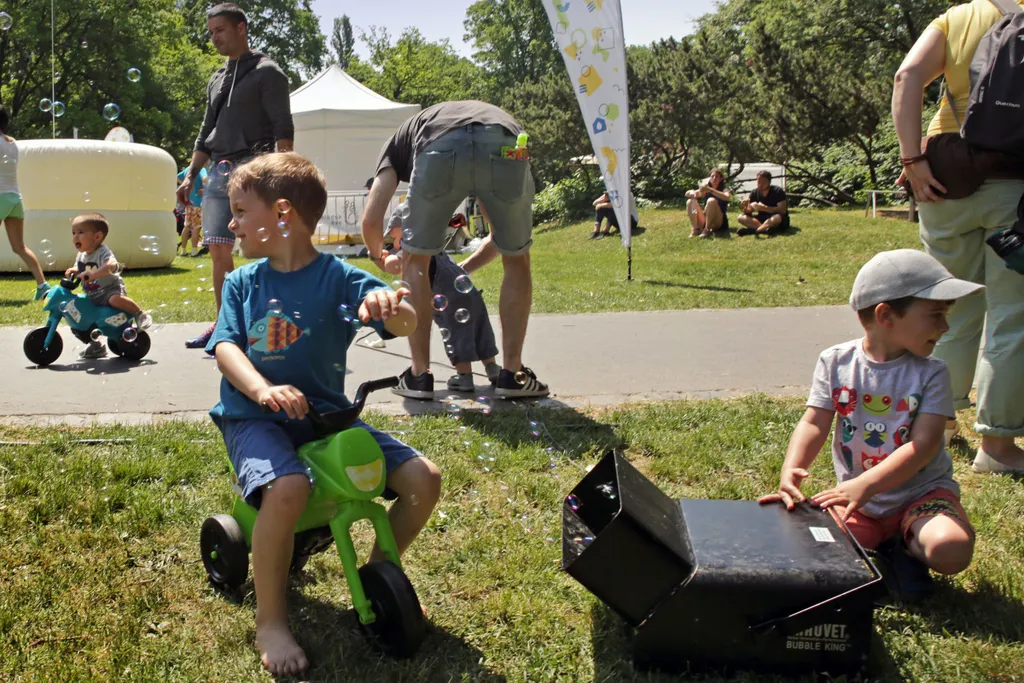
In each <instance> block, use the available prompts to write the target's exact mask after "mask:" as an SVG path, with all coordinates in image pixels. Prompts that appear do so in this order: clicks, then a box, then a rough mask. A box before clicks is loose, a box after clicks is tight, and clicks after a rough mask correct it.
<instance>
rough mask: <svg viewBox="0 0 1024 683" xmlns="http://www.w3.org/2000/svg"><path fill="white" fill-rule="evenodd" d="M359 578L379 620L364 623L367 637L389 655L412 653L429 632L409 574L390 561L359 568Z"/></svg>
mask: <svg viewBox="0 0 1024 683" xmlns="http://www.w3.org/2000/svg"><path fill="white" fill-rule="evenodd" d="M359 580H360V581H361V582H362V584H363V591H365V593H366V597H367V599H369V601H370V605H371V606H372V608H373V614H374V616H376V620H375V621H374V622H373V623H372V624H363V625H362V628H363V632H364V633H365V634H366V636H367V638H369V639H370V641H371V642H372V643H373V644H374V645H375V646H376V647H377V648H379V649H380V651H381V652H383V653H384V654H386V655H390V656H392V657H396V658H399V659H405V658H408V657H412V656H413V655H414V654H416V650H417V649H419V646H420V643H422V642H423V638H424V637H425V636H426V632H427V624H426V620H425V619H424V617H423V609H422V608H421V607H420V600H419V598H418V597H416V590H415V589H414V588H413V587H412V583H411V582H410V581H409V577H407V576H406V575H405V572H403V571H402V570H401V569H400V568H399V567H398V565H396V564H395V563H393V562H390V561H384V562H371V563H369V564H365V565H363V566H362V567H360V568H359Z"/></svg>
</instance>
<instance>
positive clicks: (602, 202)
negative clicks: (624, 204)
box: [589, 192, 619, 240]
mask: <svg viewBox="0 0 1024 683" xmlns="http://www.w3.org/2000/svg"><path fill="white" fill-rule="evenodd" d="M604 221H607V223H606V225H605V229H604V230H601V223H602V222H604ZM612 228H615V229H616V230H618V229H619V221H618V220H617V219H616V218H615V207H614V206H612V200H611V199H610V198H609V197H608V193H607V192H605V193H604V194H602V195H601V196H600V197H598V198H597V199H595V200H594V232H592V233H590V237H589V239H592V240H599V239H601V238H602V237H607V236H608V235H610V234H612Z"/></svg>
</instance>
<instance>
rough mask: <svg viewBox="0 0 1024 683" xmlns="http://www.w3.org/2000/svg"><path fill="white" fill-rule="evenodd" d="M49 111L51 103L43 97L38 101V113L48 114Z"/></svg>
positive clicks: (51, 106)
mask: <svg viewBox="0 0 1024 683" xmlns="http://www.w3.org/2000/svg"><path fill="white" fill-rule="evenodd" d="M51 109H53V102H51V101H50V98H48V97H44V98H43V99H41V100H39V111H41V112H49V111H50V110H51Z"/></svg>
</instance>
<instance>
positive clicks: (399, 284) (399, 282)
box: [391, 280, 412, 292]
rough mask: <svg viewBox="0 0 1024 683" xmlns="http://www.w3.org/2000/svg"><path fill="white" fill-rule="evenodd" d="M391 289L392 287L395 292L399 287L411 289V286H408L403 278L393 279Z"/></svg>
mask: <svg viewBox="0 0 1024 683" xmlns="http://www.w3.org/2000/svg"><path fill="white" fill-rule="evenodd" d="M391 289H393V290H395V291H396V292H397V291H398V290H400V289H412V288H411V287H410V286H409V283H408V282H406V281H405V280H395V281H394V282H392V283H391Z"/></svg>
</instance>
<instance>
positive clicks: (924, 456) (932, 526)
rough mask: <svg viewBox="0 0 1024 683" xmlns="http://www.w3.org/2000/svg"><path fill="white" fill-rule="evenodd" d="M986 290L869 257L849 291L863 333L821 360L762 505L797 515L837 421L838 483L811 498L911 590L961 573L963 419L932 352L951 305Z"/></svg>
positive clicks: (967, 537) (926, 259)
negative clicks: (958, 477)
mask: <svg viewBox="0 0 1024 683" xmlns="http://www.w3.org/2000/svg"><path fill="white" fill-rule="evenodd" d="M981 289H983V286H982V285H978V284H975V283H973V282H967V281H965V280H958V279H956V278H954V277H953V276H952V275H951V274H950V273H949V271H947V270H946V269H945V268H944V267H943V266H942V265H941V264H940V263H939V262H938V261H936V260H935V259H934V258H933V257H931V256H929V255H928V254H926V253H924V252H921V251H915V250H912V249H897V250H895V251H886V252H882V253H880V254H878V255H876V256H875V257H874V258H872V259H871V260H870V261H868V262H867V264H865V266H864V267H863V268H861V270H860V272H859V273H858V274H857V278H856V280H855V281H854V283H853V293H852V294H851V295H850V306H851V307H852V308H853V309H854V310H855V311H856V312H857V316H858V317H859V318H860V322H861V325H862V326H863V327H864V336H863V337H862V338H860V339H856V340H854V341H849V342H846V343H843V344H838V345H836V346H833V347H832V348H830V349H826V350H825V351H823V352H822V354H821V355H820V356H819V357H818V364H817V367H816V368H815V370H814V379H813V381H812V385H811V392H810V396H809V398H808V399H807V411H806V412H805V413H804V416H803V417H802V418H801V419H800V422H799V423H798V424H797V426H796V429H795V430H794V431H793V436H792V437H790V440H789V447H788V449H787V450H786V459H785V461H784V463H783V465H782V475H781V477H780V481H779V490H778V491H777V492H776V493H773V494H770V495H767V496H764V497H763V498H761V500H760V502H761V503H774V502H782V503H783V504H785V506H786V508H787V509H789V510H792V509H793V507H794V505H795V503H799V502H803V501H804V500H805V497H804V495H803V493H801V491H800V484H801V483H802V482H803V480H804V479H806V478H807V477H808V476H810V475H809V473H808V469H809V468H810V466H811V464H812V463H813V462H814V460H815V458H816V457H817V456H818V453H819V452H820V451H821V449H822V446H824V444H825V440H826V439H827V438H828V435H829V432H830V431H831V430H832V423H833V419H834V420H835V432H834V434H833V436H832V464H833V466H834V468H835V473H836V478H837V479H838V481H839V483H838V484H837V485H836V486H834V487H832V488H830V489H828V490H826V491H822V492H821V493H818V494H815V495H814V496H811V497H810V504H811V505H813V506H815V507H820V508H835V512H836V513H837V514H838V515H839V516H840V517H841V518H842V519H843V520H845V522H846V524H847V526H848V528H849V529H850V532H851V533H852V534H853V535H854V537H856V539H857V540H858V541H859V542H860V544H861V545H862V546H864V547H865V548H868V549H875V548H879V546H883V550H884V549H889V550H891V551H892V553H891V555H889V557H890V559H891V561H892V563H893V569H894V572H895V574H896V577H897V579H898V580H899V581H900V583H901V584H902V585H901V586H900V588H901V589H902V592H903V594H904V596H905V597H912V596H913V594H914V593H919V592H920V593H923V592H926V591H927V589H928V588H929V583H930V577H929V576H928V572H927V569H925V568H924V567H927V568H929V569H933V570H934V571H936V572H939V573H941V574H956V573H958V572H961V571H963V570H964V569H966V568H967V565H969V564H970V562H971V556H972V554H973V552H974V529H973V528H972V527H971V524H970V522H969V521H968V519H967V513H966V512H964V509H963V506H961V505H960V499H959V491H960V488H959V486H957V483H956V482H955V481H954V480H953V460H952V458H951V457H950V454H949V451H948V450H946V444H945V438H944V428H945V426H946V420H947V419H949V418H952V417H954V416H955V412H954V410H953V398H952V389H951V387H950V380H949V371H948V370H947V369H946V364H945V363H944V362H942V361H941V360H939V359H937V358H934V357H932V356H931V353H932V350H933V349H934V348H935V344H936V343H937V342H938V341H939V338H940V337H941V336H942V335H943V334H944V333H945V332H946V330H948V329H949V326H948V325H947V324H946V313H947V312H948V310H949V307H950V306H951V305H952V304H953V302H954V301H955V300H956V299H959V298H961V297H964V296H968V295H970V294H974V293H976V292H978V291H980V290H981ZM920 563H923V565H924V567H922V566H921V564H920Z"/></svg>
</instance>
